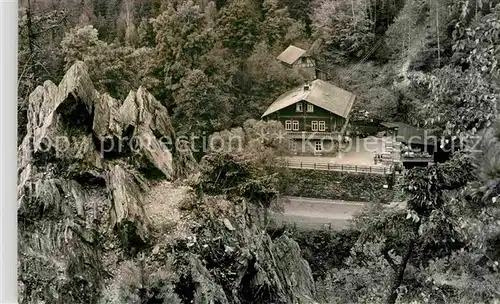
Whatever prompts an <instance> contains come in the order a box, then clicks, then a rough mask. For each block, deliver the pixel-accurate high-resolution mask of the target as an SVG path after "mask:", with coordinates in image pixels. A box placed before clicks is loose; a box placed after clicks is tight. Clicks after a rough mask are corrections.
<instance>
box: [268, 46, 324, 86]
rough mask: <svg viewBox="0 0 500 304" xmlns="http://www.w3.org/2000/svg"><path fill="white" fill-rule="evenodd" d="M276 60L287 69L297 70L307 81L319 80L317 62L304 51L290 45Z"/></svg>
mask: <svg viewBox="0 0 500 304" xmlns="http://www.w3.org/2000/svg"><path fill="white" fill-rule="evenodd" d="M276 59H278V61H280V62H281V64H283V65H284V66H285V67H287V68H291V69H295V70H297V71H298V72H299V74H301V75H303V76H304V78H305V79H309V80H313V79H316V78H317V75H316V61H315V60H314V58H313V57H312V56H310V55H309V54H308V52H307V51H306V50H304V49H301V48H299V47H296V46H294V45H290V46H289V47H287V48H286V50H284V51H283V52H282V53H281V54H279V56H278V57H277V58H276Z"/></svg>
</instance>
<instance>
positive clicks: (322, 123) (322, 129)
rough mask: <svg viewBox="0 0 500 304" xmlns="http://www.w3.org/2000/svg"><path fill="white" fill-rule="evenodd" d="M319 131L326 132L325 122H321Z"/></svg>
mask: <svg viewBox="0 0 500 304" xmlns="http://www.w3.org/2000/svg"><path fill="white" fill-rule="evenodd" d="M319 130H320V131H325V130H326V125H325V122H324V121H320V122H319Z"/></svg>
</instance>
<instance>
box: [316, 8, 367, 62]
mask: <svg viewBox="0 0 500 304" xmlns="http://www.w3.org/2000/svg"><path fill="white" fill-rule="evenodd" d="M312 21H313V23H312V24H313V28H314V30H315V36H317V37H318V38H322V39H323V41H324V44H325V47H326V50H327V52H328V56H329V57H330V58H332V59H333V58H335V57H338V54H342V56H341V57H347V58H348V57H351V56H352V57H361V56H362V55H364V54H365V53H367V51H368V50H369V49H370V48H371V47H373V42H374V38H375V35H374V33H373V31H372V20H370V18H369V16H368V14H367V11H366V10H365V5H364V3H363V1H362V0H358V1H333V0H318V1H316V2H315V4H314V11H313V15H312Z"/></svg>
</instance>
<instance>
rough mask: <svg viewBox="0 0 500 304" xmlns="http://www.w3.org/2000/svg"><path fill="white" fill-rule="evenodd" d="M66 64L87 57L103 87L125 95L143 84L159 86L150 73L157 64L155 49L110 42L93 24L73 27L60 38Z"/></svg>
mask: <svg viewBox="0 0 500 304" xmlns="http://www.w3.org/2000/svg"><path fill="white" fill-rule="evenodd" d="M61 47H62V51H63V52H64V55H65V57H64V59H65V64H66V68H69V67H70V66H71V65H72V64H73V63H74V62H75V61H76V60H81V61H84V62H85V63H86V64H87V66H88V67H89V73H90V76H91V78H92V79H94V80H95V83H96V86H97V88H98V89H99V90H100V91H106V92H108V93H110V94H111V96H113V97H115V98H120V99H123V98H125V97H126V95H127V94H128V92H129V91H130V90H133V89H137V88H138V87H139V86H141V85H144V86H145V87H147V88H153V87H156V86H157V81H156V79H155V78H153V77H151V76H150V75H149V73H150V71H151V69H152V67H153V65H154V50H152V49H148V48H140V49H134V48H131V47H125V46H119V45H116V44H108V43H106V42H104V41H102V40H99V39H98V32H97V30H96V29H95V28H94V27H93V26H91V25H88V26H84V27H79V28H78V27H77V28H74V29H71V30H70V31H69V32H68V33H67V34H66V35H65V37H64V39H63V41H62V42H61Z"/></svg>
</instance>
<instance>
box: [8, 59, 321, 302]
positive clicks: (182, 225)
mask: <svg viewBox="0 0 500 304" xmlns="http://www.w3.org/2000/svg"><path fill="white" fill-rule="evenodd" d="M165 138H167V139H170V140H175V132H174V130H173V128H172V125H171V122H170V118H169V116H168V112H167V110H166V108H165V107H163V106H162V105H161V104H160V103H159V102H158V101H157V100H156V99H155V98H154V97H153V96H152V95H151V94H149V93H148V92H147V91H146V90H145V89H144V88H142V87H141V88H139V89H138V90H137V91H136V92H130V93H129V95H128V96H127V98H126V99H125V100H124V101H123V102H121V101H119V100H116V99H114V98H112V97H111V96H109V95H108V94H100V93H99V92H97V91H96V90H95V89H94V87H93V85H92V81H91V80H90V78H89V76H88V73H87V68H86V66H85V65H84V64H83V63H81V62H77V63H75V65H73V66H72V67H71V68H70V69H69V71H68V72H67V74H66V75H65V76H64V78H63V79H62V81H61V83H60V84H59V85H58V86H56V85H55V84H54V83H52V82H50V81H47V82H45V83H44V85H43V86H39V87H37V88H36V90H35V91H34V92H33V93H32V94H31V95H30V97H29V109H28V126H27V136H26V137H25V138H24V140H23V142H22V144H21V145H20V146H19V150H18V164H19V172H18V193H19V196H18V222H19V232H18V239H19V279H18V282H19V294H20V296H19V302H20V303H61V304H66V303H169V304H170V303H199V304H205V303H206V304H208V303H213V304H215V303H314V301H313V300H312V299H313V298H314V282H313V280H312V275H311V271H310V269H309V266H308V264H307V262H305V261H304V260H303V259H302V258H301V257H300V249H299V247H298V245H297V244H296V243H295V242H294V241H293V240H291V239H289V238H287V237H285V236H282V237H281V238H279V239H278V240H274V241H272V240H271V239H270V237H269V236H268V235H267V234H266V233H265V232H263V231H262V229H261V228H260V227H259V226H258V225H254V224H252V221H249V220H248V219H247V217H248V212H247V209H248V208H249V207H246V206H245V205H241V204H235V203H233V202H230V201H228V200H227V199H226V198H224V197H214V196H201V197H200V196H199V195H195V194H194V193H195V192H194V191H192V189H191V188H190V187H188V186H179V185H175V186H174V184H173V183H172V182H171V181H172V180H174V179H175V178H176V176H177V175H178V174H180V173H182V172H190V173H196V170H194V169H196V163H195V162H194V160H193V157H192V155H191V154H190V153H189V152H186V151H184V152H179V151H175V153H173V152H171V150H170V149H169V147H168V146H166V144H165V142H167V141H166V140H164V139H165Z"/></svg>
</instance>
